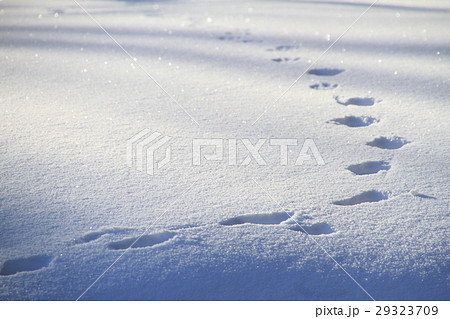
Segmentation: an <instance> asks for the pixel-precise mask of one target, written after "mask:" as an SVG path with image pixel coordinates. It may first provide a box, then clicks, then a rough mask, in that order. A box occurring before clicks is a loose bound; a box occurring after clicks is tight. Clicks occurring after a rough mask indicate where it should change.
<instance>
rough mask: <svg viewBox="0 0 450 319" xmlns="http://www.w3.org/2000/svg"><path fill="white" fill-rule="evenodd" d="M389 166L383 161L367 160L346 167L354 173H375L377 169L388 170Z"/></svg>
mask: <svg viewBox="0 0 450 319" xmlns="http://www.w3.org/2000/svg"><path fill="white" fill-rule="evenodd" d="M390 168H391V165H390V164H389V163H388V162H385V161H367V162H363V163H360V164H354V165H350V166H348V167H347V169H348V170H349V171H350V172H352V173H353V174H355V175H370V174H376V173H378V172H379V171H388V170H389V169H390Z"/></svg>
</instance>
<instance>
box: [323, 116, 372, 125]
mask: <svg viewBox="0 0 450 319" xmlns="http://www.w3.org/2000/svg"><path fill="white" fill-rule="evenodd" d="M329 122H331V123H334V124H337V125H340V124H342V125H347V126H349V127H363V126H369V125H371V124H373V123H377V122H379V120H377V119H376V118H374V117H370V116H346V117H342V118H336V119H332V120H331V121H329Z"/></svg>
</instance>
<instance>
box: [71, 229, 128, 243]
mask: <svg viewBox="0 0 450 319" xmlns="http://www.w3.org/2000/svg"><path fill="white" fill-rule="evenodd" d="M131 230H132V229H130V228H118V227H114V228H107V229H102V230H99V231H93V232H90V233H87V234H85V235H83V236H81V237H80V238H77V239H74V240H73V241H72V242H71V244H72V245H79V244H86V243H89V242H91V241H94V240H97V239H99V238H101V237H102V236H103V235H106V234H120V233H125V232H128V231H131Z"/></svg>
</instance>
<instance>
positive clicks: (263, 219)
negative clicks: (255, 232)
mask: <svg viewBox="0 0 450 319" xmlns="http://www.w3.org/2000/svg"><path fill="white" fill-rule="evenodd" d="M289 215H291V214H289ZM289 215H288V214H287V213H284V212H282V213H278V212H277V213H269V214H246V215H241V216H237V217H232V218H229V219H225V220H223V221H221V222H219V224H220V225H224V226H235V225H242V224H257V225H279V224H281V223H282V222H284V221H286V220H288V219H289V218H291V217H290V216H289Z"/></svg>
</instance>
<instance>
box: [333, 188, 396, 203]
mask: <svg viewBox="0 0 450 319" xmlns="http://www.w3.org/2000/svg"><path fill="white" fill-rule="evenodd" d="M389 197H390V194H389V193H388V192H380V191H376V190H371V191H367V192H362V193H360V194H358V195H355V196H353V197H350V198H346V199H342V200H338V201H334V202H333V204H335V205H339V206H353V205H359V204H362V203H373V202H380V201H383V200H387V199H388V198H389Z"/></svg>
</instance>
